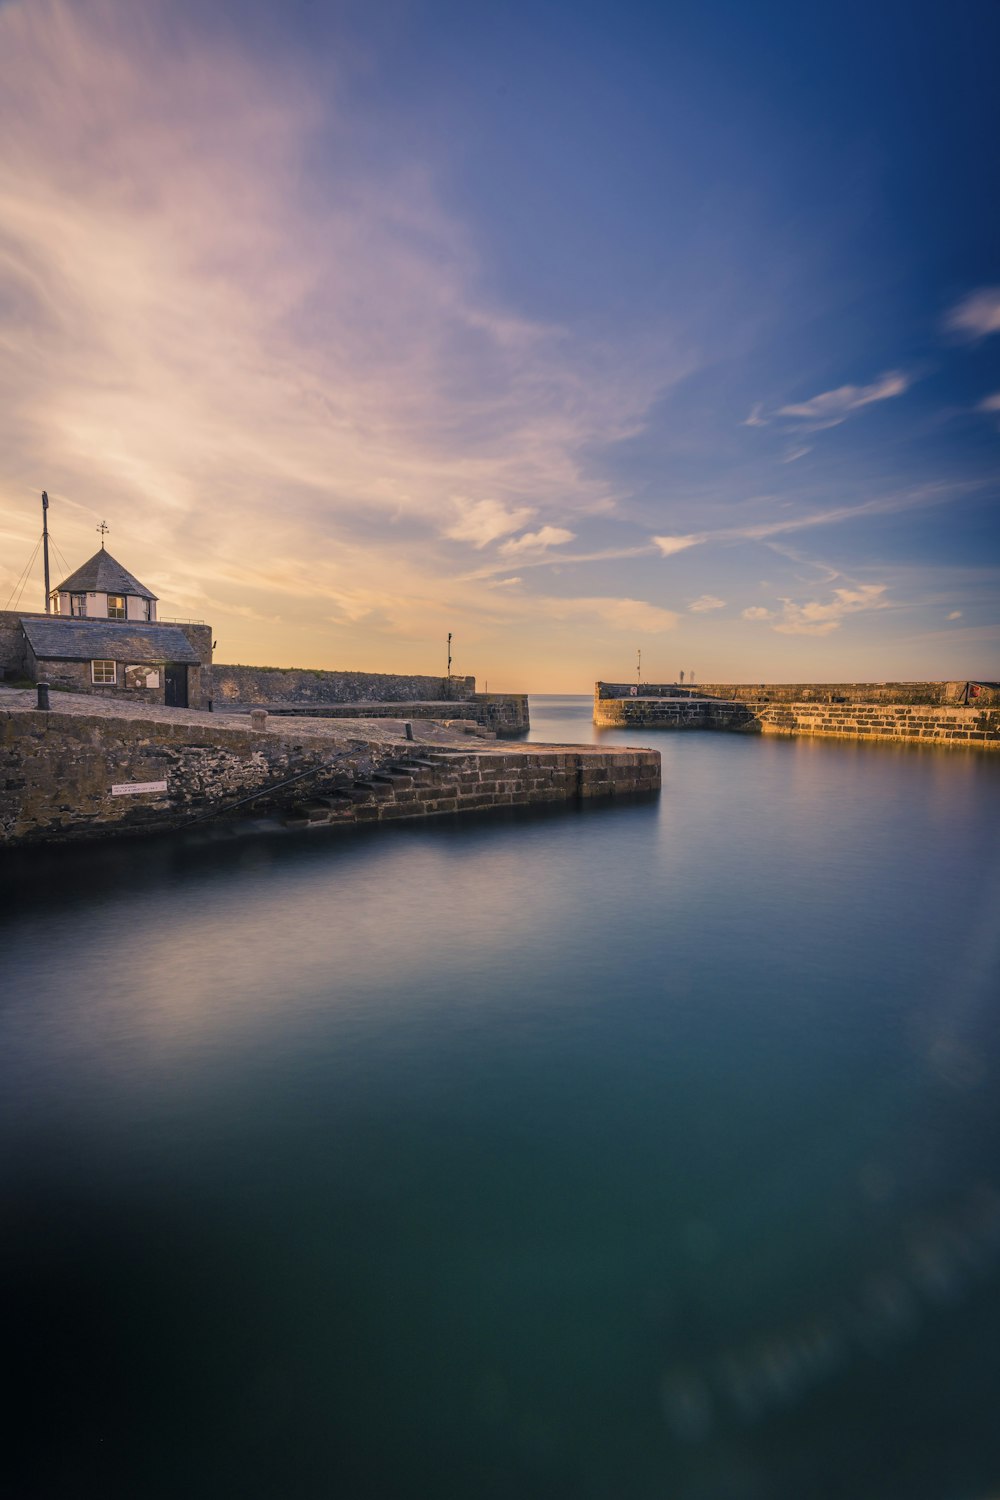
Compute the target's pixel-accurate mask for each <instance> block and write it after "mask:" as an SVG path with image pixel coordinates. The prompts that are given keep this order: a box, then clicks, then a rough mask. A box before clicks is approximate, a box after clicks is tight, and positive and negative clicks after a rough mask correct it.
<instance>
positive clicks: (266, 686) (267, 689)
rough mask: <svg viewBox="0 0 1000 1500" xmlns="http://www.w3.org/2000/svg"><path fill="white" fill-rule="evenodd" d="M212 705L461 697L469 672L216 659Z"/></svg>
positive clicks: (469, 689) (466, 694) (471, 683)
mask: <svg viewBox="0 0 1000 1500" xmlns="http://www.w3.org/2000/svg"><path fill="white" fill-rule="evenodd" d="M213 682H214V698H215V706H216V707H217V708H225V706H226V705H227V704H229V703H243V704H248V703H264V704H270V703H274V704H279V703H280V704H312V705H319V704H324V703H329V704H334V703H412V702H422V701H425V700H427V699H433V700H434V701H435V702H437V701H440V700H444V701H446V702H455V701H459V702H461V701H463V700H465V699H467V698H471V697H472V695H473V693H474V692H475V691H476V679H475V678H474V677H452V678H451V679H450V681H449V679H448V678H447V677H405V676H397V675H395V674H393V673H388V672H325V671H318V670H316V671H313V670H311V669H307V668H304V667H241V666H227V665H223V664H222V663H219V664H218V665H217V666H216V668H215V674H214V679H213Z"/></svg>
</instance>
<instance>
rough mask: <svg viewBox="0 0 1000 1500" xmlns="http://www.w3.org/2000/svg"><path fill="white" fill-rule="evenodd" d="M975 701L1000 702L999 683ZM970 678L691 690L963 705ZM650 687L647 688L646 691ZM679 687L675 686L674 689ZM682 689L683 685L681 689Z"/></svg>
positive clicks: (734, 697)
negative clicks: (943, 680)
mask: <svg viewBox="0 0 1000 1500" xmlns="http://www.w3.org/2000/svg"><path fill="white" fill-rule="evenodd" d="M969 682H970V685H971V686H974V687H978V688H979V692H978V693H977V694H973V695H972V701H973V703H975V704H976V705H978V706H979V707H980V708H992V707H998V706H1000V683H995V682H993V683H979V682H976V680H975V679H970V680H969ZM966 685H967V680H966V679H965V678H962V680H961V681H954V682H752V683H746V682H743V683H733V682H728V683H726V682H722V683H720V682H699V683H698V685H697V687H695V688H693V689H692V691H694V692H696V693H703V694H705V695H706V696H708V697H710V698H725V699H728V700H729V701H731V702H736V703H898V704H905V705H908V706H913V705H916V704H933V705H941V706H945V705H950V706H952V707H955V708H958V707H960V706H964V698H965V689H966ZM646 691H650V690H647V689H646V688H644V689H643V692H646ZM675 691H676V689H675ZM681 691H683V689H681Z"/></svg>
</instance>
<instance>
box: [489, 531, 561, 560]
mask: <svg viewBox="0 0 1000 1500" xmlns="http://www.w3.org/2000/svg"><path fill="white" fill-rule="evenodd" d="M575 537H576V532H575V531H567V530H566V528H565V527H564V526H543V527H542V528H541V530H539V531H526V532H525V533H524V535H523V536H519V537H515V538H513V539H512V540H511V541H509V542H504V544H503V546H502V547H501V548H500V551H501V552H502V553H503V554H504V556H505V557H515V556H517V555H518V554H519V553H522V552H544V551H545V549H546V548H547V547H563V546H565V545H566V543H567V542H572V541H573V540H574V538H575Z"/></svg>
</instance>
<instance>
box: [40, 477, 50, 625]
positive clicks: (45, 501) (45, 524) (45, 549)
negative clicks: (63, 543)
mask: <svg viewBox="0 0 1000 1500" xmlns="http://www.w3.org/2000/svg"><path fill="white" fill-rule="evenodd" d="M42 560H43V562H44V565H45V613H46V614H47V615H50V614H51V613H52V597H51V594H50V593H49V497H48V493H47V492H46V491H45V490H42Z"/></svg>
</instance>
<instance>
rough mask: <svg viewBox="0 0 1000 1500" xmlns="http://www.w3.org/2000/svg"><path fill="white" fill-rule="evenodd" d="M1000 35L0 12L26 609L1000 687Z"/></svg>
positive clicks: (718, 8) (640, 11)
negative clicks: (83, 568) (46, 578)
mask: <svg viewBox="0 0 1000 1500" xmlns="http://www.w3.org/2000/svg"><path fill="white" fill-rule="evenodd" d="M998 56H1000V8H998V7H997V6H996V5H995V4H994V3H993V0H982V3H978V0H956V3H955V4H954V5H952V6H947V7H946V6H943V5H941V4H940V3H934V4H928V3H923V0H907V3H904V4H896V3H895V0H866V3H865V4H857V3H853V0H841V3H840V4H838V5H837V6H836V7H822V6H808V5H803V4H801V0H794V3H777V0H757V3H755V4H753V5H750V4H747V3H746V0H736V3H731V0H697V3H687V0H659V3H657V4H643V3H635V0H623V3H619V4H617V5H615V6H611V5H608V4H607V3H606V0H605V3H600V4H593V3H590V0H573V3H565V0H563V3H546V0H531V3H519V0H510V3H506V4H495V5H476V4H469V3H468V0H461V3H452V0H412V3H411V0H365V3H357V4H355V3H343V4H338V3H335V0H328V3H323V4H320V3H312V0H282V3H281V4H280V5H279V4H277V3H271V0H269V3H263V0H259V3H255V0H239V3H226V0H219V3H212V4H206V3H204V0H201V3H199V4H197V5H188V4H186V3H184V0H170V3H163V4H160V3H146V0H124V3H121V0H95V3H87V0H81V3H75V0H0V141H2V143H3V147H2V150H0V607H4V606H6V605H7V604H8V602H9V598H10V599H13V600H14V601H15V602H17V601H18V599H19V601H20V604H21V607H22V608H33V609H39V608H41V607H42V604H43V599H44V591H43V587H42V583H41V568H40V564H39V562H38V560H37V559H36V563H35V565H34V568H33V569H32V570H31V572H30V576H29V578H28V579H27V582H26V585H25V588H24V591H23V592H22V593H21V594H20V595H19V594H18V588H19V579H20V576H21V574H22V572H23V570H24V569H25V567H26V565H27V564H28V562H29V559H30V557H31V553H32V549H33V548H34V545H35V542H36V541H37V539H38V535H39V533H40V530H41V511H40V494H41V491H42V490H43V489H46V490H47V491H48V494H49V497H50V501H51V509H50V512H49V524H50V528H51V531H52V534H53V538H54V541H55V544H56V546H57V547H58V549H59V551H58V556H57V557H56V558H54V561H53V582H58V581H59V580H60V579H61V578H62V577H63V576H64V570H63V568H62V566H61V563H60V561H59V559H60V558H61V559H63V560H64V561H65V565H66V566H65V572H69V571H70V570H72V569H75V568H76V567H77V566H79V564H80V563H82V562H83V561H84V560H85V559H86V558H88V557H89V556H91V554H92V553H93V552H94V551H95V550H96V549H97V546H98V545H99V537H98V536H97V534H96V531H95V528H96V527H97V526H98V525H99V523H100V522H101V521H106V522H107V524H108V526H109V527H110V531H109V534H108V537H107V545H108V548H109V550H110V551H111V552H112V553H113V555H114V556H116V557H117V558H118V559H119V560H120V561H121V562H122V563H124V564H125V566H126V567H128V568H129V569H130V570H131V571H132V572H133V573H135V574H136V576H137V577H138V578H139V579H141V580H142V582H143V583H144V584H146V585H147V586H148V587H149V588H151V589H152V590H153V591H154V592H155V593H156V594H158V595H159V596H160V613H161V615H162V616H164V617H171V618H179V619H202V620H207V621H209V622H210V623H211V624H212V626H213V632H214V635H215V636H216V638H217V642H218V644H217V649H216V656H217V659H219V660H221V661H225V662H243V663H253V664H258V665H272V666H306V667H329V668H336V669H353V670H364V671H391V672H428V673H435V674H436V673H438V672H442V671H444V670H445V669H446V661H447V636H448V633H449V632H451V633H452V635H453V647H452V650H453V670H454V671H456V672H458V673H469V674H475V675H476V677H477V679H478V683H479V686H480V688H483V687H488V688H489V689H490V690H494V691H504V690H507V691H517V690H524V691H534V692H544V691H551V692H574V691H579V692H585V691H587V690H588V689H589V688H590V687H591V685H592V684H593V682H594V680H595V679H597V678H605V679H611V680H629V679H632V678H634V677H635V675H636V672H637V669H639V668H640V659H639V655H638V653H640V652H641V674H642V678H643V680H645V681H649V682H658V681H673V680H676V678H677V677H678V674H679V672H680V671H681V670H684V671H685V672H686V673H694V674H695V676H696V679H697V680H698V681H701V682H710V681H716V682H736V681H751V682H757V681H761V682H763V681H772V682H781V681H833V682H835V681H861V680H864V681H875V680H888V679H925V678H942V677H945V678H957V679H963V678H966V677H980V678H987V679H1000V587H998V585H1000V545H998V544H1000V193H998V192H997V183H998V180H1000V171H998V166H1000V163H998V155H1000V152H998V146H997V143H998V141H1000V89H998V87H997V81H996V80H997V68H996V59H997V57H998Z"/></svg>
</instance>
